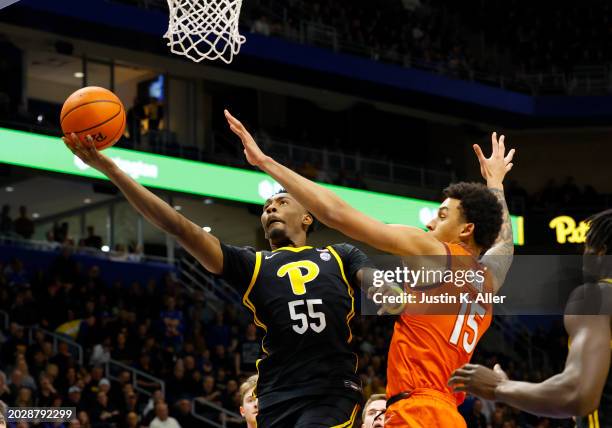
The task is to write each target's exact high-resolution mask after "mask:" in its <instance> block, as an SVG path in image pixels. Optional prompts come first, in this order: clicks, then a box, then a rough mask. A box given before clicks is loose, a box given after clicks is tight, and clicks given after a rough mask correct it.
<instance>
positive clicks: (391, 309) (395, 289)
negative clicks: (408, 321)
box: [368, 284, 406, 315]
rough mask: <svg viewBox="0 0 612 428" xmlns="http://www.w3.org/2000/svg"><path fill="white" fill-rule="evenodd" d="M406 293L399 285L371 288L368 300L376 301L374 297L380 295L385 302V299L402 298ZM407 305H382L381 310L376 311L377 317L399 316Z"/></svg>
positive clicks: (380, 305)
mask: <svg viewBox="0 0 612 428" xmlns="http://www.w3.org/2000/svg"><path fill="white" fill-rule="evenodd" d="M403 293H404V290H402V289H401V288H400V287H399V286H397V285H391V284H384V285H382V286H380V287H375V286H373V285H372V286H371V287H370V288H368V298H369V299H370V300H372V301H373V300H374V295H375V294H378V297H379V299H380V300H383V299H384V298H385V297H386V298H389V297H393V298H397V297H401V296H402V295H403ZM405 306H406V304H405V303H382V304H379V309H378V311H376V315H398V314H401V313H402V312H403V311H404V307H405Z"/></svg>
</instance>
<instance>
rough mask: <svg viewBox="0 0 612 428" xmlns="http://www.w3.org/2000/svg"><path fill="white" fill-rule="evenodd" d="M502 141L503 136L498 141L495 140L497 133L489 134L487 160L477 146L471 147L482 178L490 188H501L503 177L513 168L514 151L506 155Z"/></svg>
mask: <svg viewBox="0 0 612 428" xmlns="http://www.w3.org/2000/svg"><path fill="white" fill-rule="evenodd" d="M504 140H505V137H504V136H503V135H502V136H501V137H499V139H498V138H497V132H494V133H492V134H491V149H492V153H491V156H490V157H488V158H487V157H485V155H484V154H483V153H482V149H481V148H480V146H479V145H478V144H474V145H473V146H472V147H473V148H474V152H476V156H477V157H478V162H479V163H480V173H481V174H482V178H484V179H485V180H486V181H487V184H489V187H491V184H493V185H497V186H501V185H502V183H503V181H504V177H505V176H506V174H507V173H508V172H509V171H510V170H511V169H512V167H513V166H514V164H513V163H512V158H513V157H514V153H515V150H514V149H512V150H510V151H509V152H508V154H506V146H505V144H504Z"/></svg>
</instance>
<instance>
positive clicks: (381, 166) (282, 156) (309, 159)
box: [210, 133, 455, 188]
mask: <svg viewBox="0 0 612 428" xmlns="http://www.w3.org/2000/svg"><path fill="white" fill-rule="evenodd" d="M256 138H257V140H258V142H259V143H260V144H261V146H262V148H263V149H264V151H266V152H267V153H269V154H270V155H271V156H274V157H275V158H277V159H278V160H280V161H281V162H291V163H292V164H298V165H299V164H303V163H311V164H313V165H316V166H318V167H319V168H320V173H321V174H322V177H321V181H330V182H331V181H334V179H336V178H337V177H335V176H330V175H331V172H332V171H333V172H334V173H337V174H339V173H341V172H342V171H346V172H348V173H349V177H347V178H348V179H349V180H351V179H356V180H357V181H358V180H359V179H361V178H369V179H373V180H381V181H388V182H391V183H398V184H407V185H414V186H419V187H429V188H439V187H440V186H446V185H448V184H449V183H450V182H452V181H454V180H455V174H454V172H452V171H450V172H449V171H442V170H433V169H427V168H420V167H416V166H412V165H405V164H399V163H396V162H393V161H390V160H378V159H371V158H368V157H364V156H360V155H351V154H345V153H342V152H337V151H333V150H325V149H323V150H322V149H314V148H310V147H304V146H301V145H297V144H293V143H290V142H283V141H279V140H275V139H272V138H270V137H268V136H264V135H256ZM236 147H238V146H237V145H236V144H233V142H230V141H229V140H228V137H226V136H225V134H219V133H217V134H215V135H214V138H213V142H212V145H211V154H210V155H211V156H212V157H213V158H216V159H226V160H227V161H228V162H229V161H230V160H233V161H234V163H236V159H243V156H242V153H238V152H237V150H238V149H237V148H236ZM355 172H357V173H358V174H359V175H360V176H359V175H358V176H353V177H351V173H355ZM325 176H327V177H325ZM323 177H325V178H323ZM359 184H360V183H355V185H351V184H349V185H348V187H359Z"/></svg>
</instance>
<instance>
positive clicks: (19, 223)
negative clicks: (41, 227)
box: [13, 205, 34, 239]
mask: <svg viewBox="0 0 612 428" xmlns="http://www.w3.org/2000/svg"><path fill="white" fill-rule="evenodd" d="M13 228H14V229H15V233H17V234H18V235H19V236H21V237H22V238H24V239H31V238H32V235H34V222H33V221H32V220H31V219H30V218H29V217H28V210H27V208H26V207H25V206H24V205H22V206H20V207H19V217H18V218H17V219H15V221H14V222H13Z"/></svg>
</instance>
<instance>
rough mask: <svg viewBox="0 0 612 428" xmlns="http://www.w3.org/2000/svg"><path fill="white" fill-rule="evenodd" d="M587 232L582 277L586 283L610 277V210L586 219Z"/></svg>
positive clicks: (611, 210)
mask: <svg viewBox="0 0 612 428" xmlns="http://www.w3.org/2000/svg"><path fill="white" fill-rule="evenodd" d="M587 223H588V225H589V230H588V232H587V234H586V241H585V244H584V255H585V257H584V260H583V266H582V269H583V275H584V278H585V280H586V281H587V282H591V281H598V280H600V279H601V278H608V277H612V263H611V262H610V260H611V259H612V257H610V256H611V255H612V209H609V210H606V211H602V212H600V213H598V214H595V215H593V216H591V217H590V218H588V219H587Z"/></svg>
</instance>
